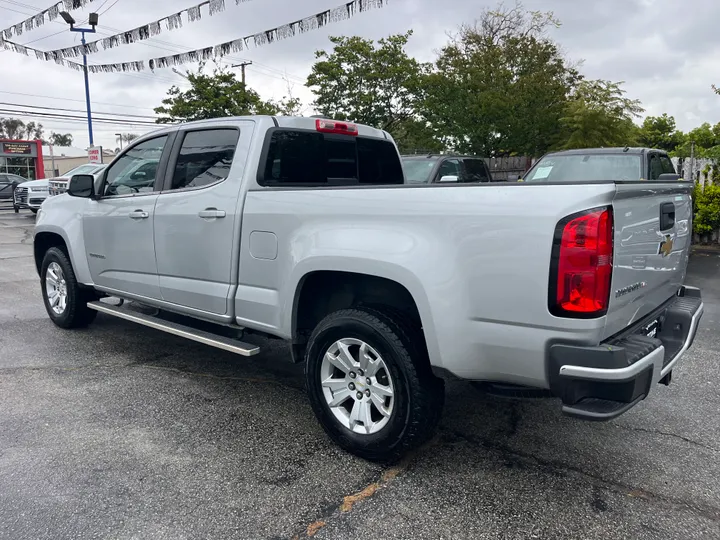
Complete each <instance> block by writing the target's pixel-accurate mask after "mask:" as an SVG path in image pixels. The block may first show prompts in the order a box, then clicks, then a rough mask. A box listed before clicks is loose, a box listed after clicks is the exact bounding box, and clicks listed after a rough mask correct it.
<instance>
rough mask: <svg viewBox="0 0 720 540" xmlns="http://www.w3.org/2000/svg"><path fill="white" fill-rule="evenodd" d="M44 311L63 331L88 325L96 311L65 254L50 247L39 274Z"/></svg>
mask: <svg viewBox="0 0 720 540" xmlns="http://www.w3.org/2000/svg"><path fill="white" fill-rule="evenodd" d="M40 282H41V285H42V292H43V301H44V302H45V310H46V311H47V313H48V315H49V316H50V319H51V320H52V322H54V323H55V324H56V325H58V326H59V327H60V328H82V327H85V326H87V325H89V324H90V323H91V322H92V321H93V320H94V319H95V316H96V315H97V311H95V310H94V309H90V308H89V307H87V303H88V302H89V301H90V300H92V295H91V294H88V292H87V291H85V290H83V289H82V288H81V287H80V284H79V283H78V282H77V279H76V278H75V272H74V271H73V268H72V265H71V264H70V260H69V259H68V257H67V255H66V254H65V252H63V251H62V250H61V249H58V248H50V249H48V250H47V253H45V257H44V258H43V263H42V268H41V272H40Z"/></svg>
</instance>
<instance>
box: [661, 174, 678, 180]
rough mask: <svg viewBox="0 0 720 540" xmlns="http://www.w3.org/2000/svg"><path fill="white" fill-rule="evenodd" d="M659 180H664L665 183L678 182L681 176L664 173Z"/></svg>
mask: <svg viewBox="0 0 720 540" xmlns="http://www.w3.org/2000/svg"><path fill="white" fill-rule="evenodd" d="M658 180H662V181H663V182H677V181H678V180H680V175H679V174H673V173H663V174H661V175H660V176H659V177H658Z"/></svg>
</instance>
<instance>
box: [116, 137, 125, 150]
mask: <svg viewBox="0 0 720 540" xmlns="http://www.w3.org/2000/svg"><path fill="white" fill-rule="evenodd" d="M115 137H116V138H117V140H119V141H120V150H122V141H123V136H122V133H116V134H115Z"/></svg>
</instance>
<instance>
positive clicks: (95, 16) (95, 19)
mask: <svg viewBox="0 0 720 540" xmlns="http://www.w3.org/2000/svg"><path fill="white" fill-rule="evenodd" d="M60 16H61V17H62V18H63V20H64V21H65V22H66V23H68V24H69V25H70V31H71V32H80V35H81V40H80V42H81V43H82V44H83V46H84V45H85V34H86V33H87V34H94V33H95V31H96V30H95V27H96V26H97V24H98V14H97V13H91V14H90V16H89V17H88V23H89V24H90V27H91V28H75V19H73V16H72V15H70V13H68V12H67V11H61V12H60ZM83 74H84V75H85V106H86V107H87V120H88V138H89V139H90V146H91V147H93V146H95V143H94V141H93V130H92V111H91V109H90V84H89V82H88V68H87V54H86V51H85V49H84V47H83Z"/></svg>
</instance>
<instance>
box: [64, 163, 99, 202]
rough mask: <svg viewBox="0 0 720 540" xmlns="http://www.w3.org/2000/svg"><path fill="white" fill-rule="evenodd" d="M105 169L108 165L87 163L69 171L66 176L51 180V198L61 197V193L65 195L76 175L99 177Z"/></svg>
mask: <svg viewBox="0 0 720 540" xmlns="http://www.w3.org/2000/svg"><path fill="white" fill-rule="evenodd" d="M105 167H107V165H98V164H96V163H87V164H85V165H80V166H79V167H75V168H74V169H71V170H69V171H68V172H66V173H65V174H63V175H61V176H58V177H56V178H50V196H51V197H53V196H55V195H60V194H61V193H65V191H67V185H68V182H69V181H70V178H72V176H73V175H75V174H92V175H96V176H97V175H99V174H100V173H101V172H102V171H104V170H105Z"/></svg>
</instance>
